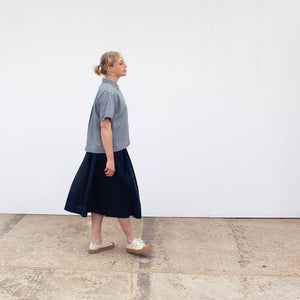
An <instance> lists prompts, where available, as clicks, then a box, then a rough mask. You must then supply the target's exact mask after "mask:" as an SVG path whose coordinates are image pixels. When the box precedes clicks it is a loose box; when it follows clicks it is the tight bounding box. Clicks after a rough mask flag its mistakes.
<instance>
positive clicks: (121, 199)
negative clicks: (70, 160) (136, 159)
mask: <svg viewBox="0 0 300 300" xmlns="http://www.w3.org/2000/svg"><path fill="white" fill-rule="evenodd" d="M114 160H115V173H114V175H113V176H111V177H107V176H106V175H105V173H104V169H105V168H106V161H107V159H106V154H105V153H91V152H86V154H85V156H84V159H83V161H82V163H81V165H80V167H79V169H78V171H77V173H76V175H75V178H74V180H73V182H72V184H71V188H70V191H69V194H68V197H67V201H66V204H65V208H64V209H65V210H66V211H69V212H72V213H76V214H80V215H81V216H82V217H86V216H87V213H88V212H95V213H98V214H102V215H105V216H108V217H118V218H128V217H130V216H133V217H135V218H137V219H141V218H142V216H141V203H140V197H139V189H138V185H137V181H136V177H135V173H134V169H133V165H132V163H131V160H130V157H129V154H128V152H127V149H126V148H125V149H123V150H120V151H116V152H114Z"/></svg>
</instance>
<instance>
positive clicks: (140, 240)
mask: <svg viewBox="0 0 300 300" xmlns="http://www.w3.org/2000/svg"><path fill="white" fill-rule="evenodd" d="M137 241H138V242H140V243H142V244H145V242H144V241H143V240H142V239H141V238H137Z"/></svg>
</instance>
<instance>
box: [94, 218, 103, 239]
mask: <svg viewBox="0 0 300 300" xmlns="http://www.w3.org/2000/svg"><path fill="white" fill-rule="evenodd" d="M102 221H103V215H100V214H96V213H93V212H92V242H93V243H94V244H101V242H102V237H101V225H102Z"/></svg>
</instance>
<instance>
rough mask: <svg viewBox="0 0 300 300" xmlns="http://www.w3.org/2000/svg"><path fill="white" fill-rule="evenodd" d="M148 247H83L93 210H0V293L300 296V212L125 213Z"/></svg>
mask: <svg viewBox="0 0 300 300" xmlns="http://www.w3.org/2000/svg"><path fill="white" fill-rule="evenodd" d="M131 224H132V227H133V229H134V232H135V234H136V236H137V237H141V238H142V239H143V240H145V241H146V242H147V243H149V244H150V245H151V246H152V249H151V250H150V251H149V252H147V253H145V254H144V255H134V254H129V253H127V252H125V236H124V234H123V232H122V230H121V227H120V225H119V222H118V220H117V219H116V218H110V217H104V220H103V228H102V238H103V239H107V240H110V241H114V242H115V243H116V247H115V248H114V249H112V250H107V251H103V252H100V253H97V254H89V253H88V252H87V249H88V245H89V243H90V238H91V217H90V216H88V217H87V218H82V217H81V216H78V215H65V216H61V215H21V214H0V299H1V300H2V299H4V300H6V299H22V300H23V299H30V300H33V299H55V300H58V299H64V300H65V299H72V300H76V299H113V300H116V299H142V300H148V299H163V300H168V299H170V300H173V299H188V300H190V299H203V300H204V299H205V300H212V299H251V300H255V299H259V300H262V299H264V300H269V299H270V300H274V299H293V300H294V299H300V219H229V218H154V217H144V218H142V219H141V220H138V219H134V218H131Z"/></svg>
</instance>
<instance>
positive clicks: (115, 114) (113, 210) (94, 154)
mask: <svg viewBox="0 0 300 300" xmlns="http://www.w3.org/2000/svg"><path fill="white" fill-rule="evenodd" d="M126 67H127V65H126V63H125V61H124V58H123V56H122V55H121V53H120V52H116V51H109V52H106V53H104V54H103V55H102V56H101V59H100V64H99V65H96V66H95V67H94V71H95V73H96V74H97V75H99V76H101V75H104V78H102V82H101V84H100V86H99V88H98V92H97V94H96V97H95V100H94V104H93V107H92V110H91V114H90V119H89V124H88V130H87V142H86V147H85V151H86V154H85V156H84V159H83V162H82V163H81V165H80V167H79V170H78V171H77V173H76V175H75V178H74V180H73V182H72V185H71V188H70V191H69V194H68V198H67V201H66V204H65V208H64V209H65V210H66V211H69V212H73V213H77V214H80V215H81V216H82V217H86V216H87V213H88V212H91V216H92V241H91V243H90V246H89V253H98V252H99V251H102V250H108V249H112V248H114V247H115V243H114V242H108V241H106V240H102V236H101V225H102V221H103V216H104V215H105V216H109V217H117V218H118V220H119V222H120V225H121V227H122V229H123V231H124V233H125V235H126V238H127V242H126V251H127V252H130V253H134V254H140V253H143V252H145V251H148V250H149V249H150V246H149V245H146V244H145V242H144V241H143V240H142V239H140V238H136V237H135V235H134V233H133V231H132V228H131V224H130V218H129V217H130V216H131V215H132V216H134V217H135V218H137V219H141V204H140V199H139V190H138V185H137V181H136V177H135V173H134V169H133V166H132V163H131V160H130V157H129V154H128V152H127V149H126V147H127V146H128V145H129V144H130V141H129V126H128V113H127V105H126V102H125V99H124V97H123V95H122V92H121V90H120V88H119V85H118V84H117V82H118V80H119V78H120V77H122V76H126Z"/></svg>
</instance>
